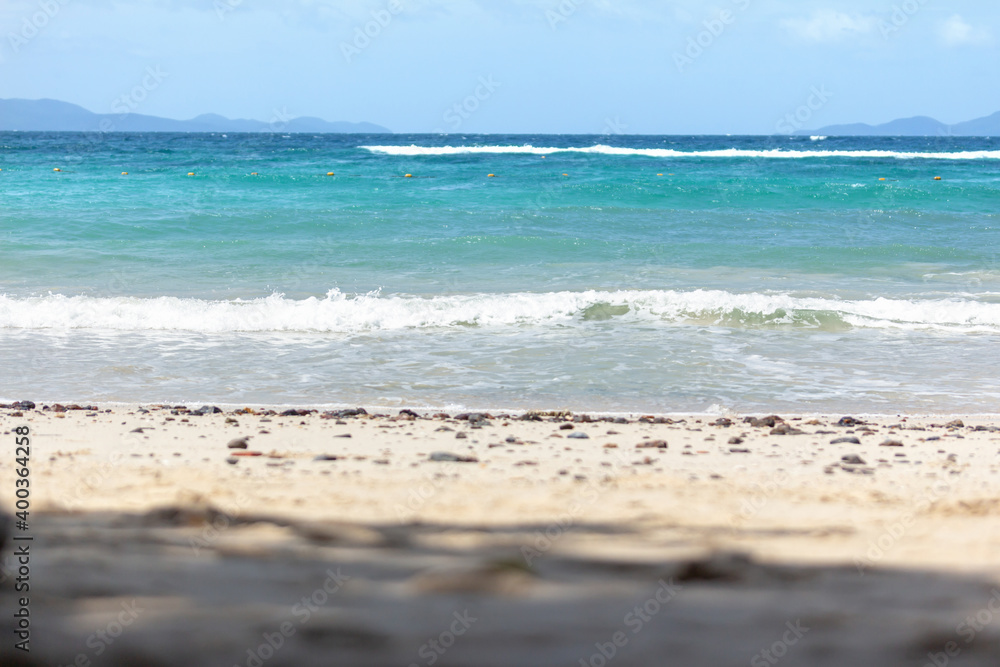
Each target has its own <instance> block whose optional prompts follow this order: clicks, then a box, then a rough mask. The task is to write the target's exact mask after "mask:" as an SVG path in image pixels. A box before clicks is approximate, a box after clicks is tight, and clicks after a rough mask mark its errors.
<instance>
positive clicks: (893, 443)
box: [879, 440, 903, 447]
mask: <svg viewBox="0 0 1000 667" xmlns="http://www.w3.org/2000/svg"><path fill="white" fill-rule="evenodd" d="M902 446H903V443H901V442H900V441H899V440H886V441H884V442H883V443H882V444H881V445H879V447H902Z"/></svg>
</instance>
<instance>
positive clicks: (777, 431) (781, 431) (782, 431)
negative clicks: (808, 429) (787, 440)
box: [771, 424, 802, 435]
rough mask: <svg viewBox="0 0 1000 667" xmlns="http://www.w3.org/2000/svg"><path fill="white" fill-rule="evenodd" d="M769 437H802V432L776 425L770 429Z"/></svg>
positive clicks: (791, 427)
mask: <svg viewBox="0 0 1000 667" xmlns="http://www.w3.org/2000/svg"><path fill="white" fill-rule="evenodd" d="M771 435H802V431H800V430H799V429H797V428H795V427H793V426H789V425H788V424H778V425H777V426H775V427H774V428H772V429H771Z"/></svg>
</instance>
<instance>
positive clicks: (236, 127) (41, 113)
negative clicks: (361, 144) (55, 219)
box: [0, 99, 392, 134]
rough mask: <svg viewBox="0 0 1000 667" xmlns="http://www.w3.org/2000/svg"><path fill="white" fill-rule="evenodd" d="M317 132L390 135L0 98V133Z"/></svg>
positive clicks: (358, 127) (309, 122) (298, 122)
mask: <svg viewBox="0 0 1000 667" xmlns="http://www.w3.org/2000/svg"><path fill="white" fill-rule="evenodd" d="M10 131H24V132H29V131H35V132H283V133H287V132H317V133H326V132H330V133H357V134H389V133H391V132H392V130H388V129H386V128H384V127H382V126H380V125H374V124H372V123H344V122H341V123H330V122H328V121H325V120H323V119H321V118H309V117H302V118H275V120H274V121H272V122H265V121H260V120H244V119H236V120H231V119H229V118H225V117H224V116H219V115H217V114H203V115H201V116H198V117H197V118H192V119H191V120H172V119H170V118H157V117H156V116H144V115H142V114H137V113H119V114H96V113H93V112H90V111H87V110H86V109H84V108H83V107H80V106H77V105H75V104H70V103H69V102H60V101H58V100H16V99H14V100H3V99H0V132H10Z"/></svg>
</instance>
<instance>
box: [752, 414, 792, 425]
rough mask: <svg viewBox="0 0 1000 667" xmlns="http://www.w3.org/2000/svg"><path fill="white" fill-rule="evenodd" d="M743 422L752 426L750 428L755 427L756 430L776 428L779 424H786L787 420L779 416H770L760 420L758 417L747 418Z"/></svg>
mask: <svg viewBox="0 0 1000 667" xmlns="http://www.w3.org/2000/svg"><path fill="white" fill-rule="evenodd" d="M743 421H744V422H745V423H748V424H750V426H753V427H754V428H763V427H765V426H766V427H767V428H774V427H775V426H777V425H778V422H784V421H785V420H784V419H782V418H781V417H779V416H778V415H770V416H768V417H761V418H759V419H758V418H757V417H747V418H746V419H744V420H743Z"/></svg>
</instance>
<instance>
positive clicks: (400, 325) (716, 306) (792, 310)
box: [0, 290, 1000, 333]
mask: <svg viewBox="0 0 1000 667" xmlns="http://www.w3.org/2000/svg"><path fill="white" fill-rule="evenodd" d="M623 307H625V308H623ZM609 319H610V320H614V321H617V322H643V323H658V324H666V325H681V324H699V325H718V326H725V327H750V328H753V327H760V326H793V327H806V328H822V327H831V326H832V327H845V328H846V327H865V328H891V329H938V330H944V331H950V332H956V333H958V332H1000V303H996V302H992V303H991V302H989V301H982V300H978V299H977V298H975V297H970V298H949V299H913V300H910V299H887V298H878V299H871V300H840V299H836V298H818V297H812V298H801V297H795V296H791V295H789V294H782V293H766V294H765V293H746V294H740V293H733V292H727V291H722V290H694V291H675V290H620V291H584V292H547V293H527V292H525V293H510V294H469V295H454V296H436V297H421V296H414V295H394V296H382V295H379V294H377V293H372V294H363V295H353V296H349V295H346V294H343V293H341V292H339V291H337V290H332V291H331V292H330V293H328V294H327V295H326V297H324V298H315V297H311V298H308V299H302V300H293V299H286V298H285V297H284V296H282V295H279V294H274V295H271V296H269V297H266V298H260V299H250V300H238V299H237V300H232V301H207V300H201V299H182V298H177V297H157V298H135V297H113V298H97V297H88V296H64V295H59V294H54V295H48V296H43V297H30V298H15V297H10V296H3V295H0V328H5V329H56V330H73V329H94V330H114V331H184V332H200V333H223V332H244V331H245V332H312V333H364V332H372V331H391V330H402V329H435V328H462V327H512V326H542V327H544V326H551V325H554V324H558V325H570V326H587V325H590V324H592V323H593V322H594V321H600V320H609Z"/></svg>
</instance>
